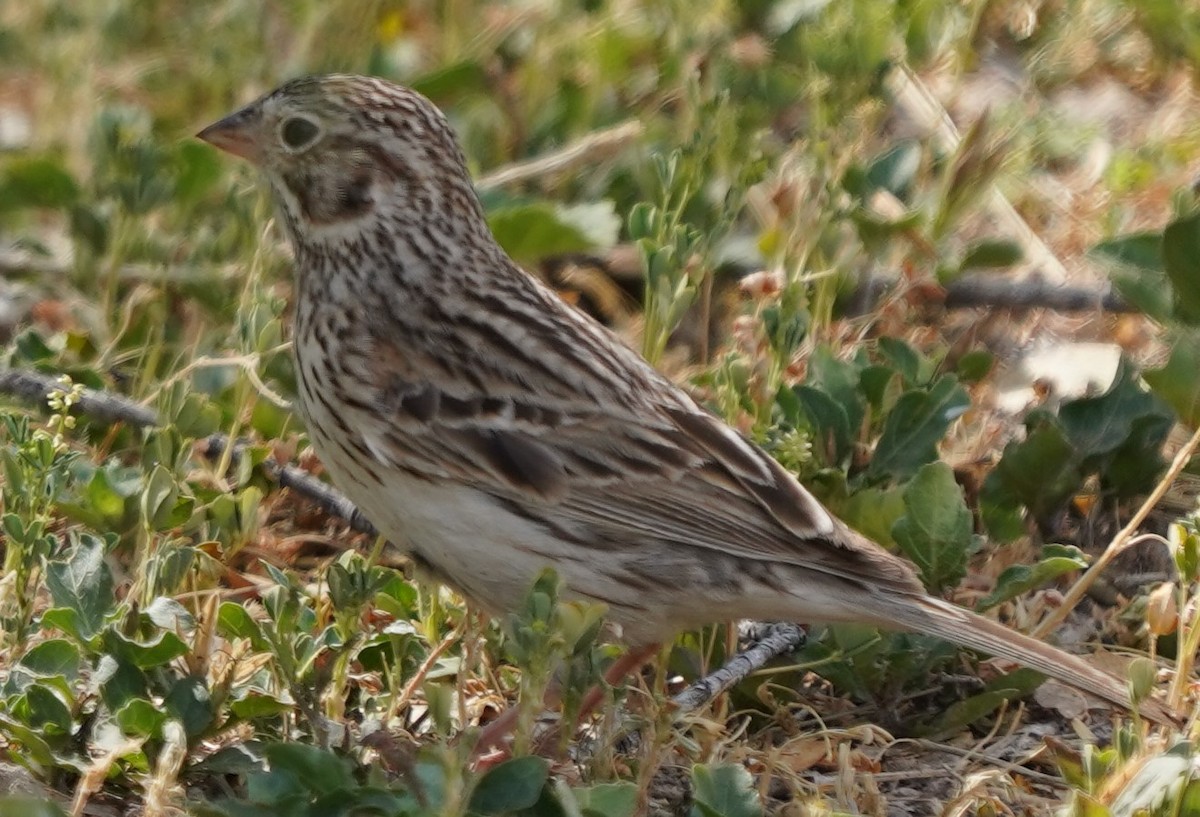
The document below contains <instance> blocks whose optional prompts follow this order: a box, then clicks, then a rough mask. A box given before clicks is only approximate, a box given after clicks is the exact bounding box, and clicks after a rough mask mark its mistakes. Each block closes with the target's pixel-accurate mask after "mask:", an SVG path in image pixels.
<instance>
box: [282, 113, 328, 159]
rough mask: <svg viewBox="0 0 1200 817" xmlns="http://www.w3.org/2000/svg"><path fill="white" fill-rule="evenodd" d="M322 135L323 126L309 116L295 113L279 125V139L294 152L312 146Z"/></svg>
mask: <svg viewBox="0 0 1200 817" xmlns="http://www.w3.org/2000/svg"><path fill="white" fill-rule="evenodd" d="M320 136H321V126H320V125H318V124H317V121H316V120H315V119H312V118H311V117H308V116H302V115H299V114H293V115H292V116H289V117H288V118H287V119H285V120H283V122H282V123H281V124H280V125H279V141H280V142H282V143H283V146H284V148H285V149H287V150H288V151H290V152H292V153H299V152H300V151H302V150H304V149H305V148H309V147H312V145H313V143H314V142H316V141H317V139H318V138H319V137H320Z"/></svg>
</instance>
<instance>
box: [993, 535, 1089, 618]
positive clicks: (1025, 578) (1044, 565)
mask: <svg viewBox="0 0 1200 817" xmlns="http://www.w3.org/2000/svg"><path fill="white" fill-rule="evenodd" d="M1087 565H1088V562H1087V557H1086V556H1084V555H1083V552H1082V551H1081V550H1079V548H1077V547H1074V546H1071V545H1046V546H1045V547H1043V548H1042V556H1041V558H1040V559H1038V561H1037V562H1035V563H1034V564H1032V565H1020V564H1019V565H1009V566H1008V567H1006V568H1004V572H1003V573H1001V574H1000V578H999V579H997V580H996V588H995V589H994V590H993V591H992V592H991V593H988V594H987V595H986V596H985V597H983V598H982V599H981V600H980V601H979V604H978V605H977V609H978V610H979V612H981V613H982V612H983V611H984V610H989V609H991V608H992V607H995V606H996V605H997V604H1003V603H1004V602H1006V601H1008V600H1009V599H1015V598H1016V597H1017V596H1020V595H1023V594H1025V593H1028V592H1029V591H1030V590H1033V589H1034V588H1037V587H1041V586H1043V585H1045V584H1047V583H1049V582H1052V581H1054V580H1055V579H1057V578H1058V577H1059V576H1062V575H1065V574H1067V573H1071V572H1073V571H1076V570H1084V569H1086V568H1087Z"/></svg>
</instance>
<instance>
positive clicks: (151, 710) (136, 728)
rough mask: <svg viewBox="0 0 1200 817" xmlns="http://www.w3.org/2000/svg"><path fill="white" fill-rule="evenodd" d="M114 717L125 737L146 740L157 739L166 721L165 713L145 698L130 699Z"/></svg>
mask: <svg viewBox="0 0 1200 817" xmlns="http://www.w3.org/2000/svg"><path fill="white" fill-rule="evenodd" d="M116 716H117V725H118V726H120V727H121V731H122V732H124V733H125V734H126V735H136V736H138V737H146V738H152V737H158V735H159V734H160V733H161V731H162V725H163V724H164V723H166V721H167V713H166V712H163V711H162V710H161V709H159V708H158V707H156V706H155V705H154V704H152V703H150V702H149V701H147V700H146V699H145V698H132V699H130V700H129V701H128V702H127V703H126V704H125V705H124V706H123V707H121V708H120V709H118V710H117V713H116Z"/></svg>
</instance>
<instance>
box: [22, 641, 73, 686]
mask: <svg viewBox="0 0 1200 817" xmlns="http://www.w3.org/2000/svg"><path fill="white" fill-rule="evenodd" d="M81 659H82V656H81V655H80V653H79V648H78V647H76V646H75V645H74V644H73V643H71V642H70V641H67V640H66V639H63V638H51V639H49V640H47V641H43V642H42V643H41V644H38V645H37V646H36V647H34V648H33V649H31V650H29V652H27V653H25V655H23V656H21V661H20V662H19V663H20V666H22V667H24V668H25V669H26V670H28V671H29V672H31V673H33V674H35V675H38V676H41V677H43V678H52V677H55V676H62V677H63V678H66V679H68V680H72V679H74V678H75V677H76V676H78V675H79V664H80V661H81Z"/></svg>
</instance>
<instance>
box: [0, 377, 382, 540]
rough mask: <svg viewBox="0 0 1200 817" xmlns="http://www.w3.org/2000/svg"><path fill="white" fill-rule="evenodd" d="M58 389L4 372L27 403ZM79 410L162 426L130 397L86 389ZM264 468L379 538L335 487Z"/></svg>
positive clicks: (216, 449)
mask: <svg viewBox="0 0 1200 817" xmlns="http://www.w3.org/2000/svg"><path fill="white" fill-rule="evenodd" d="M58 388H61V384H59V382H58V380H57V379H56V378H55V377H54V376H52V375H47V374H42V373H40V372H30V371H24V370H20V369H3V370H0V394H10V395H13V396H14V397H18V398H20V399H21V400H23V401H25V402H27V403H31V404H35V405H39V406H42V407H45V405H46V395H47V394H49V393H50V392H51V391H53V390H55V389H58ZM75 408H76V411H77V413H79V414H83V415H86V416H88V417H90V418H92V419H94V420H99V421H100V422H105V423H125V424H127V425H130V426H134V427H135V428H154V427H155V426H157V425H158V424H159V420H158V415H157V414H156V413H155V412H154V410H153V409H149V408H147V407H145V406H143V405H140V404H138V403H136V402H134V401H133V400H130V399H129V398H128V397H123V396H121V395H119V394H112V393H110V392H105V391H97V390H95V389H84V390H83V394H82V396H81V397H80V399H79V402H78V403H77V404H76V406H75ZM228 445H229V438H228V437H225V436H224V435H221V434H214V435H213V436H211V437H209V438H208V439H207V440H205V442H204V449H203V450H204V453H205V456H207V457H209V458H210V459H216V458H218V457H220V456H221V454H223V453H224V452H225V449H226V448H227V447H228ZM242 448H243V444H242V443H238V444H236V445H234V447H233V451H232V452H231V453H232V455H233V459H234V460H235V461H236V460H237V458H238V457H239V456H240V454H241V450H242ZM262 468H263V471H264V472H265V473H266V474H267V477H268V478H270V479H272V480H274V481H276V482H278V483H279V484H280V485H282V486H283V487H285V488H290V489H291V490H293V491H295V492H296V493H298V494H301V495H302V496H304V497H306V498H308V499H309V500H311V501H313V502H315V503H316V504H317V505H318V506H320V507H321V509H322V510H324V511H325V512H326V513H328V514H331V515H333V516H337V517H340V518H342V519H344V520H346V522H347V523H349V525H350V527H351V528H353V529H354V530H356V531H359V532H360V533H366V534H369V535H371V536H377V535H379V532H378V531H377V530H376V529H375V526H374V525H372V524H371V523H370V521H368V520H367V518H366V517H365V516H363V513H362V511H360V510H359V509H358V508H357V507H355V505H354V503H353V502H351V501H350V500H349V499H347V498H346V497H345V496H344V495H343V494H342V493H341V492H340V491H338V490H337V489H336V488H334V487H333V486H331V485H328V484H326V483H324V482H322V481H321V480H319V479H317V478H316V477H314V476H312V475H311V474H309V473H308V472H306V471H303V470H301V469H299V468H296V467H295V466H292V465H283V464H281V463H279V462H276V461H275V460H271V459H268V460H266V461H265V462H263V463H262Z"/></svg>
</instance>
